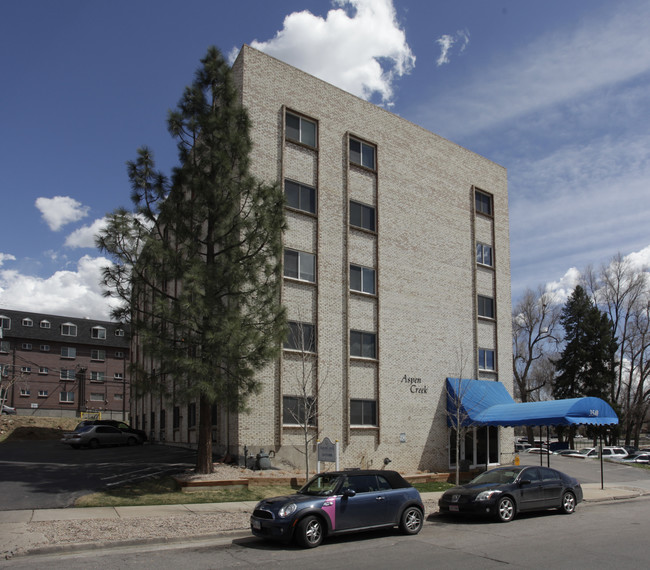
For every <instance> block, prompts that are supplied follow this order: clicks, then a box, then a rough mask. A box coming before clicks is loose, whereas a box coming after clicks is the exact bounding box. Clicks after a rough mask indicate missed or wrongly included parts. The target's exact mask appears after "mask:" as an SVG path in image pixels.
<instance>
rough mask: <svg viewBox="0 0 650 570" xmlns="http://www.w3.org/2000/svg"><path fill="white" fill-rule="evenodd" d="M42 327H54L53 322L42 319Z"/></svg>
mask: <svg viewBox="0 0 650 570" xmlns="http://www.w3.org/2000/svg"><path fill="white" fill-rule="evenodd" d="M41 328H42V329H49V328H52V324H51V323H50V321H41Z"/></svg>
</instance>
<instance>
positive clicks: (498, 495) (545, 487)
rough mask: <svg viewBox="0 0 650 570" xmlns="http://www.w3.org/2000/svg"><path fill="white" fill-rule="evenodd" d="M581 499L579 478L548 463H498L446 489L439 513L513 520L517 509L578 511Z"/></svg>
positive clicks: (566, 512) (441, 498) (439, 503)
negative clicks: (526, 464) (467, 480)
mask: <svg viewBox="0 0 650 570" xmlns="http://www.w3.org/2000/svg"><path fill="white" fill-rule="evenodd" d="M581 501H582V487H581V486H580V483H579V482H578V480H577V479H574V478H573V477H570V476H569V475H565V474H564V473H562V472H560V471H557V470H556V469H550V468H549V467H533V466H525V465H522V466H514V467H513V466H509V467H497V468H496V469H491V470H490V471H485V472H484V473H481V474H480V475H479V476H478V477H476V478H474V479H473V480H472V481H470V482H469V483H467V484H466V485H460V486H458V487H454V488H452V489H449V490H447V491H445V492H444V493H443V494H442V496H441V497H440V500H439V501H438V507H439V509H440V513H443V514H446V513H457V514H475V515H489V516H493V517H495V518H496V519H497V520H498V521H500V522H510V521H511V520H512V519H513V518H514V517H515V516H516V515H517V513H520V512H525V511H539V510H545V509H559V510H560V511H561V512H563V513H565V514H571V513H573V512H574V511H575V508H576V505H577V504H578V503H580V502H581Z"/></svg>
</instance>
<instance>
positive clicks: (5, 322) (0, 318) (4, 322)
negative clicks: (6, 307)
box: [0, 315, 11, 330]
mask: <svg viewBox="0 0 650 570" xmlns="http://www.w3.org/2000/svg"><path fill="white" fill-rule="evenodd" d="M10 328H11V319H10V318H9V317H5V316H4V315H0V329H7V330H9V329H10Z"/></svg>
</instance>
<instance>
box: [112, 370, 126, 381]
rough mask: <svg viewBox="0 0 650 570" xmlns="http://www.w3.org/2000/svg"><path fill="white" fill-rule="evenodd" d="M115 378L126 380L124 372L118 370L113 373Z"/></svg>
mask: <svg viewBox="0 0 650 570" xmlns="http://www.w3.org/2000/svg"><path fill="white" fill-rule="evenodd" d="M113 378H115V380H124V374H122V373H121V372H116V373H115V374H113Z"/></svg>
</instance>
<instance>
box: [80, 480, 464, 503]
mask: <svg viewBox="0 0 650 570" xmlns="http://www.w3.org/2000/svg"><path fill="white" fill-rule="evenodd" d="M414 487H415V488H416V489H417V490H418V491H420V492H421V493H428V492H432V491H444V490H446V489H449V488H450V487H453V485H451V484H450V483H441V482H436V483H417V484H416V485H414ZM297 490H298V487H295V488H294V487H291V486H289V485H268V486H264V487H257V486H254V487H251V488H249V489H233V488H231V487H219V488H216V489H214V490H212V489H211V490H202V491H193V492H191V493H183V492H181V488H180V486H179V485H178V483H177V482H176V480H175V479H174V478H172V477H161V478H157V479H147V480H144V481H139V482H136V483H130V484H127V485H123V486H121V487H117V488H114V489H109V490H107V491H102V492H100V493H92V494H90V495H85V496H83V497H80V498H79V499H77V501H76V502H75V506H76V507H130V506H148V505H177V504H196V503H230V502H237V501H259V500H261V499H265V498H267V497H274V496H277V495H290V494H291V493H295V492H296V491H297Z"/></svg>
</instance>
